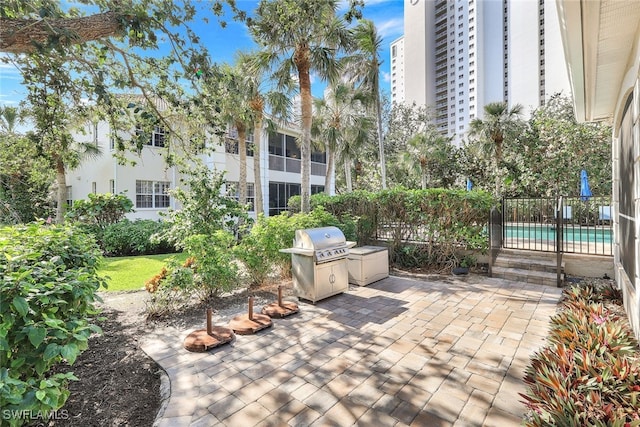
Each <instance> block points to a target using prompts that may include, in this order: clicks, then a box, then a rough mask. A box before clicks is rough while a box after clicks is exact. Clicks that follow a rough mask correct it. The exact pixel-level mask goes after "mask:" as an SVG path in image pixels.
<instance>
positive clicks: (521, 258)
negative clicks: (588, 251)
mask: <svg viewBox="0 0 640 427" xmlns="http://www.w3.org/2000/svg"><path fill="white" fill-rule="evenodd" d="M556 262H557V261H556V254H547V253H539V252H533V251H504V250H503V251H500V253H499V254H498V256H497V257H496V259H495V261H494V263H493V265H494V267H504V268H514V269H519V270H534V271H542V272H548V273H553V274H555V273H556ZM562 270H563V271H564V261H563V262H562Z"/></svg>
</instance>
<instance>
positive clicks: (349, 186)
mask: <svg viewBox="0 0 640 427" xmlns="http://www.w3.org/2000/svg"><path fill="white" fill-rule="evenodd" d="M344 179H345V181H346V182H347V193H351V192H352V191H353V183H352V182H351V160H345V162H344Z"/></svg>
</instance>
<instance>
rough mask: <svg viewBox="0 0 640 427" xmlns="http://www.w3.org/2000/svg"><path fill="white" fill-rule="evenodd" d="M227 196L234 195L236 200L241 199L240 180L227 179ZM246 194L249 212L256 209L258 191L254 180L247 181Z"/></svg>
mask: <svg viewBox="0 0 640 427" xmlns="http://www.w3.org/2000/svg"><path fill="white" fill-rule="evenodd" d="M227 196H229V197H233V198H234V199H236V201H238V200H240V183H239V182H238V181H227ZM246 196H247V200H246V203H247V204H248V205H249V212H253V211H255V203H256V191H255V185H254V183H253V182H247V191H246Z"/></svg>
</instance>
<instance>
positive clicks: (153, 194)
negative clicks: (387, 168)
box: [66, 122, 335, 219]
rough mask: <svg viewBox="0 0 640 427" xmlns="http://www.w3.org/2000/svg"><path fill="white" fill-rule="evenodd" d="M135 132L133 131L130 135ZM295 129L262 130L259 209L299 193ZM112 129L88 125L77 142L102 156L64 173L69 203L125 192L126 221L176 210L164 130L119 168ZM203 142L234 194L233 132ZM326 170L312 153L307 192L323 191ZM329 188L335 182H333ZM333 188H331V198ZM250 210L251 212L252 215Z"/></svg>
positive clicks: (176, 179)
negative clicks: (87, 144)
mask: <svg viewBox="0 0 640 427" xmlns="http://www.w3.org/2000/svg"><path fill="white" fill-rule="evenodd" d="M132 132H134V131H132ZM296 134H297V132H296V130H295V129H294V127H293V126H292V127H289V128H287V127H281V128H279V129H278V130H277V132H276V133H268V132H267V131H266V129H265V130H263V133H262V143H261V156H260V159H261V166H260V172H261V183H262V193H263V211H264V212H265V214H266V215H275V214H278V213H280V212H282V211H284V210H287V201H288V200H289V197H291V196H294V195H299V194H300V181H301V180H300V166H301V161H300V148H299V147H298V146H297V144H296ZM110 136H111V130H110V129H109V126H108V124H107V123H106V122H99V123H97V124H93V123H92V124H88V125H87V128H86V129H85V134H77V135H76V138H77V139H78V140H82V141H90V142H92V143H94V144H96V145H97V146H98V147H99V148H100V149H101V151H102V155H100V156H98V157H97V158H94V159H87V160H84V161H83V162H82V163H81V165H80V167H78V168H77V169H75V170H72V171H68V172H67V177H66V179H67V194H68V196H67V201H68V202H72V201H73V200H78V199H86V198H87V195H88V194H89V193H112V194H120V193H122V194H125V195H126V196H127V197H129V199H131V201H133V203H134V209H135V212H133V213H131V214H129V215H128V217H129V218H130V219H136V218H140V219H159V218H160V216H159V213H160V212H163V211H166V210H167V209H169V208H174V209H175V208H179V206H176V202H175V200H174V199H173V198H172V197H170V196H169V195H168V194H167V193H166V190H168V189H170V188H175V187H177V186H179V185H180V178H181V176H180V173H179V172H178V169H177V168H176V167H168V166H167V165H166V162H165V159H164V157H163V156H165V155H166V148H165V139H166V138H167V137H168V136H167V135H166V134H165V132H164V130H163V129H162V128H160V127H157V128H156V129H155V130H154V132H153V135H151V137H150V138H149V141H148V142H147V144H146V145H145V146H144V147H143V148H142V150H141V152H140V153H139V154H137V153H127V154H126V157H127V159H128V160H132V161H133V162H135V164H134V165H132V164H129V163H127V164H124V165H123V164H120V163H119V162H118V159H117V158H116V157H115V156H114V154H115V152H114V147H113V144H114V143H113V140H112V139H111V137H110ZM247 138H248V140H247V161H246V163H247V165H246V166H247V202H248V203H250V204H251V206H253V203H254V201H255V188H254V182H255V175H254V168H253V152H252V147H251V146H252V141H251V139H252V135H250V134H248V135H247ZM207 144H208V145H209V146H210V147H212V148H213V151H212V152H211V153H209V154H196V155H195V156H196V157H199V158H200V159H201V160H203V161H204V163H205V164H206V165H207V166H208V167H209V168H211V169H212V170H216V171H224V172H225V179H226V181H227V186H226V187H227V188H226V190H227V191H229V193H230V194H236V195H237V185H238V182H239V179H240V156H239V155H238V145H237V134H236V133H235V132H234V131H233V130H231V132H229V133H228V134H227V137H226V138H225V141H220V140H219V139H218V138H215V137H214V138H212V139H211V140H210V141H208V142H207ZM325 172H326V155H325V153H318V152H314V153H312V157H311V194H314V193H317V192H322V191H324V184H325ZM331 183H332V184H331V185H332V187H333V186H334V183H335V179H333V178H332V180H331ZM333 192H334V188H332V189H331V193H332V194H333ZM254 213H255V210H252V211H251V212H250V214H254Z"/></svg>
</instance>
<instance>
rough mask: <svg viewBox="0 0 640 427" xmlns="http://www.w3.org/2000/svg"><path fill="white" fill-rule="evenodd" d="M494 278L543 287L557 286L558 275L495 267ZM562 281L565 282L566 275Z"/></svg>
mask: <svg viewBox="0 0 640 427" xmlns="http://www.w3.org/2000/svg"><path fill="white" fill-rule="evenodd" d="M491 271H492V274H491V276H492V277H497V278H500V279H506V280H513V281H517V282H525V283H531V284H535V285H542V286H552V287H556V286H557V277H556V273H555V272H553V273H550V272H548V271H540V270H530V269H522V268H512V267H499V266H496V265H494V266H493V267H492V270H491ZM562 281H564V273H563V274H562Z"/></svg>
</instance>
